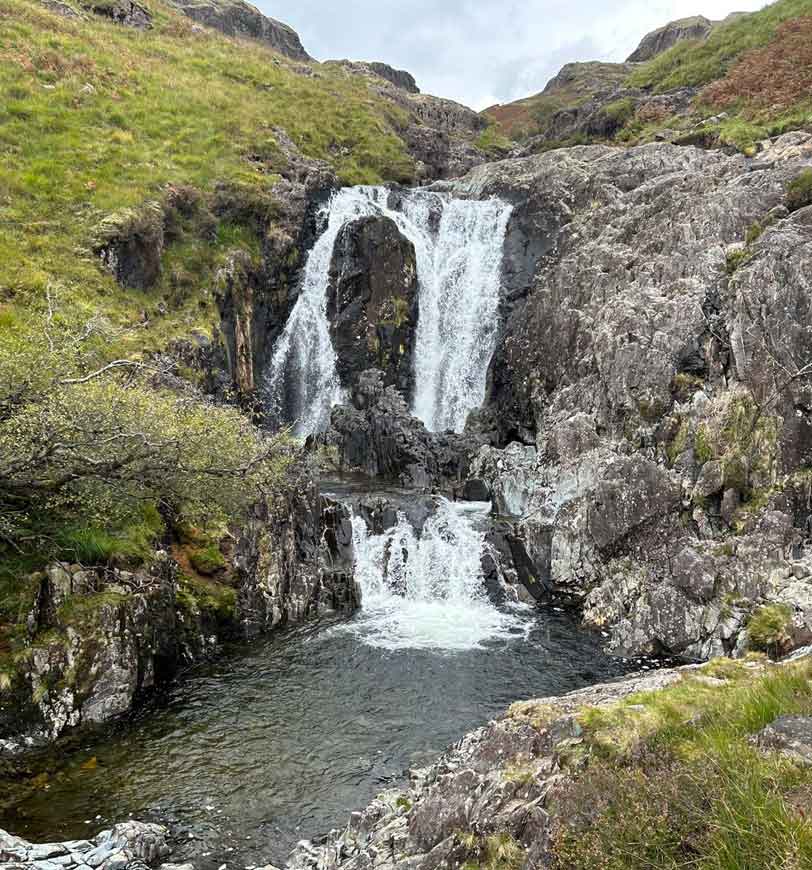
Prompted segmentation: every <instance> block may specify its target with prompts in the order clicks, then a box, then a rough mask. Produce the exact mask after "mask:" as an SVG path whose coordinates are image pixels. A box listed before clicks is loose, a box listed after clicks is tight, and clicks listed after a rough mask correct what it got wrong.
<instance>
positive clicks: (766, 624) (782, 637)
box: [747, 604, 792, 654]
mask: <svg viewBox="0 0 812 870" xmlns="http://www.w3.org/2000/svg"><path fill="white" fill-rule="evenodd" d="M791 627H792V611H791V610H790V608H789V607H787V606H786V605H785V604H768V605H766V606H765V607H760V608H759V609H758V610H757V611H756V612H755V613H754V614H753V615H752V617H750V621H749V622H748V624H747V640H748V643H749V644H750V647H751V648H752V649H756V650H761V651H762V652H768V653H773V654H775V653H780V652H781V650H782V649H783V647H784V646H785V645H786V644H787V643H788V642H789V641H790V639H791V634H790V630H791Z"/></svg>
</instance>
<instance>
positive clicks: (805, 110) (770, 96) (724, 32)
mask: <svg viewBox="0 0 812 870" xmlns="http://www.w3.org/2000/svg"><path fill="white" fill-rule="evenodd" d="M810 45H812V0H778V2H776V3H773V4H771V5H770V6H767V7H765V8H764V9H762V10H760V11H758V12H754V13H752V14H749V15H742V16H740V17H736V18H733V19H731V20H730V21H726V22H724V23H722V24H719V25H718V26H717V27H716V28H714V30H713V31H712V32H711V34H710V36H709V37H708V38H707V40H705V41H696V40H693V41H691V40H688V41H684V42H679V43H677V44H676V45H675V46H673V47H672V48H671V49H669V50H668V51H665V52H663V53H662V54H660V55H658V56H657V57H654V58H652V59H651V60H649V61H646V62H645V63H641V64H638V65H636V66H635V68H633V69H631V71H629V68H628V67H626V69H625V71H624V67H623V65H611V64H577V65H572V66H574V67H581V68H583V69H585V70H588V68H590V67H596V68H611V67H612V66H614V68H615V72H614V74H612V75H606V76H603V77H598V78H596V77H590V76H583V77H581V79H580V81H577V82H575V85H576V86H575V87H569V88H564V89H556V88H551V87H550V86H548V88H547V89H546V90H545V92H543V93H542V94H539V95H537V96H535V97H529V98H527V99H525V100H520V101H519V102H517V103H511V104H509V105H507V106H499V107H494V108H493V109H489V110H487V113H488V115H489V116H490V117H492V118H493V119H494V120H495V121H496V122H497V123H498V125H499V126H500V128H501V130H502V132H504V133H505V134H506V135H511V136H513V137H514V138H519V139H521V138H525V137H528V136H532V135H538V134H544V135H546V136H547V138H548V139H550V142H549V147H553V146H555V145H559V144H566V142H559V141H557V140H556V136H555V133H554V131H555V120H554V115H555V113H556V112H558V111H560V110H562V109H568V110H570V109H575V108H578V107H579V106H583V105H585V104H586V103H587V102H588V101H589V100H591V99H594V98H595V96H596V95H600V94H605V93H606V89H607V85H608V86H609V87H610V88H611V87H614V88H616V89H617V90H616V93H615V95H611V94H610V95H608V96H603V97H600V98H599V99H598V103H605V102H606V101H607V100H609V101H610V102H609V106H604V108H609V107H611V105H612V102H611V101H612V100H614V102H615V104H616V105H621V101H622V100H625V101H626V104H627V107H628V109H629V111H627V112H626V114H627V115H628V117H627V118H625V120H624V123H623V125H621V126H620V127H619V128H618V129H617V130H615V131H614V132H613V133H612V141H617V142H621V143H627V144H637V143H639V142H645V141H650V140H651V139H653V138H654V137H655V136H656V135H658V134H661V133H662V131H665V130H668V131H676V132H677V134H679V133H688V131H691V130H692V129H693V128H695V127H696V126H697V125H698V124H701V123H702V122H703V119H707V118H710V117H712V116H714V115H716V114H718V113H719V112H721V111H724V112H725V113H726V114H727V116H728V117H727V118H724V119H722V120H721V121H720V122H715V123H714V124H713V125H712V128H711V129H710V130H709V131H707V132H708V135H707V136H705V137H704V141H706V142H712V141H714V140H716V141H718V142H720V143H721V144H723V145H735V146H737V147H739V148H741V149H742V150H745V151H747V150H750V149H752V148H753V147H754V144H755V143H756V142H757V141H758V140H759V139H762V138H765V137H768V136H772V135H777V134H779V133H782V132H785V131H786V130H791V129H799V128H805V127H808V126H809V125H810V124H812V49H810ZM565 69H566V68H565ZM681 88H694V89H697V90H698V94H697V96H696V98H695V99H694V100H693V103H692V104H691V106H690V107H689V109H688V110H687V111H685V110H679V111H676V112H675V111H674V110H673V109H672V110H671V111H670V112H669V111H668V109H667V108H664V106H667V101H666V102H665V103H664V102H663V101H660V102H657V101H656V100H653V101H652V99H651V98H652V97H657V96H658V95H667V94H669V93H672V92H674V91H677V90H678V89H681ZM647 101H649V104H648V105H647ZM579 141H600V137H596V136H595V135H594V134H592V133H588V134H586V135H585V136H582V137H580V139H579Z"/></svg>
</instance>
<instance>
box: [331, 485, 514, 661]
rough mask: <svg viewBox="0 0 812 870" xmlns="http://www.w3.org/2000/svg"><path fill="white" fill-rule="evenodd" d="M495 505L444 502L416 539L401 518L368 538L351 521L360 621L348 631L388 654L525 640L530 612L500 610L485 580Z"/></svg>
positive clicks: (361, 525) (360, 524) (355, 521)
mask: <svg viewBox="0 0 812 870" xmlns="http://www.w3.org/2000/svg"><path fill="white" fill-rule="evenodd" d="M489 510H490V505H489V504H478V503H465V504H459V503H452V502H449V501H447V500H445V499H441V500H439V504H438V507H437V510H436V512H435V513H434V514H433V515H432V516H431V517H430V518H429V519H428V520H426V523H425V525H424V527H423V530H422V533H420V534H418V533H417V532H416V531H415V529H414V528H413V527H412V525H411V524H410V523H409V521H408V520H407V519H406V517H405V516H404V515H403V514H400V515H399V516H398V523H397V525H396V526H395V527H394V528H392V529H389V530H388V531H386V532H384V533H383V534H381V535H370V534H369V531H368V529H367V526H366V523H365V522H364V520H363V519H362V518H361V517H358V516H355V517H353V545H354V548H355V560H356V561H355V578H356V580H357V582H358V583H359V585H360V587H361V606H362V610H361V614H360V619H358V620H356V621H354V622H353V623H351V624H350V625H349V626H348V627H347V630H350V631H353V632H354V633H356V634H357V635H358V636H359V637H360V638H361V639H362V640H363V641H364V642H365V643H367V644H368V645H370V646H376V647H383V648H385V649H392V650H395V649H441V650H467V649H475V648H479V647H481V646H482V645H483V644H485V643H486V642H487V641H496V640H505V639H510V638H516V637H523V636H525V634H526V632H527V631H528V630H529V621H528V619H529V611H528V610H526V609H523V608H521V607H516V606H514V607H512V608H511V609H501V608H499V607H497V606H496V605H495V604H494V603H493V602H492V601H490V599H489V598H488V595H487V592H486V590H485V584H484V578H483V573H482V556H483V551H484V548H485V547H486V546H487V545H486V543H485V533H484V531H481V530H480V528H478V527H481V526H482V524H483V521H484V519H485V518H486V517H487V515H488V513H489Z"/></svg>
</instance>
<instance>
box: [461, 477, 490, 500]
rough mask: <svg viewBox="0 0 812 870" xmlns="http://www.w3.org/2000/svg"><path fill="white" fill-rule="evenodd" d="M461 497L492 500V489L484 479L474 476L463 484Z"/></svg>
mask: <svg viewBox="0 0 812 870" xmlns="http://www.w3.org/2000/svg"><path fill="white" fill-rule="evenodd" d="M461 497H462V499H463V501H490V500H491V491H490V489H489V488H488V484H487V483H485V481H484V480H482V479H481V478H478V477H474V478H470V479H468V480H466V481H465V483H464V484H463V487H462V493H461Z"/></svg>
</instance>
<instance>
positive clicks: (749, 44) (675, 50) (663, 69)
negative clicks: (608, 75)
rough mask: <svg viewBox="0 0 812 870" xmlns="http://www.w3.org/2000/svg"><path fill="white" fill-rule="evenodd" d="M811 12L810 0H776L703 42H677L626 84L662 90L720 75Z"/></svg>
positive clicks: (705, 81)
mask: <svg viewBox="0 0 812 870" xmlns="http://www.w3.org/2000/svg"><path fill="white" fill-rule="evenodd" d="M810 14H812V0H778V2H776V3H773V4H771V5H769V6H767V7H766V8H764V9H762V10H761V11H759V12H755V13H753V14H751V15H747V16H744V17H742V18H738V19H735V20H734V21H731V22H729V23H728V24H725V25H722V26H720V27H717V28H715V29H714V30H713V31H712V33H711V34H710V36H709V37H708V39H707V40H706V41H705V42H695V41H686V42H679V43H677V44H676V45H675V46H673V47H672V48H670V49H669V50H668V51H666V52H663V53H662V54H660V55H658V56H657V57H654V58H652V59H651V60H650V61H647V62H646V63H644V64H643V65H641V66H640V67H639V68H638V69H636V70H635V71H634V72H633V73H632V74H631V75H630V76H629V78H628V80H627V84H628V86H629V87H635V88H647V89H651V90H653V91H654V92H656V93H663V92H664V91H667V90H670V89H672V88H680V87H686V86H692V87H699V86H701V85H705V84H708V83H709V82H712V81H715V80H717V79H720V78H722V77H723V76H724V75H725V74H726V73H727V71H728V70H729V69H730V67H731V65H732V63H733V62H734V61H735V60H736V59H737V58H739V57H740V56H741V55H742V54H743V53H744V52H746V51H750V50H751V49H754V48H760V47H761V46H763V45H766V44H767V43H768V42H769V41H770V40H771V39H772V37H773V36H774V35H775V31H776V28H777V27H778V25H779V24H781V22H783V21H786V20H788V19H790V18H797V17H799V16H803V15H810Z"/></svg>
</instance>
